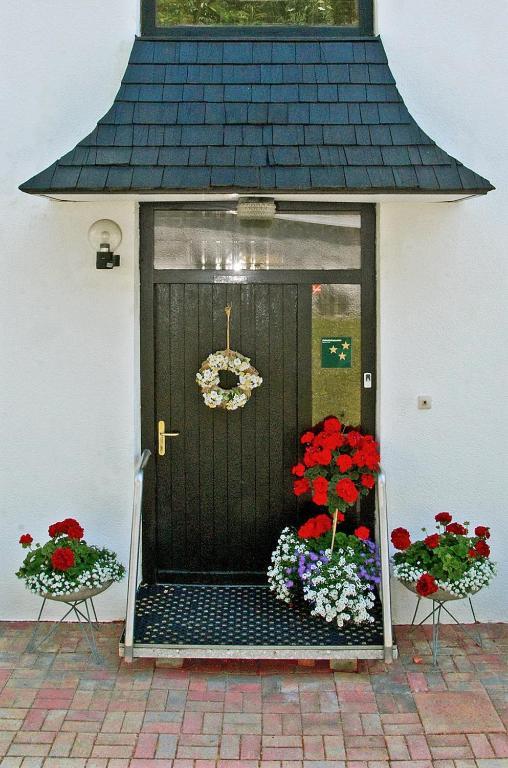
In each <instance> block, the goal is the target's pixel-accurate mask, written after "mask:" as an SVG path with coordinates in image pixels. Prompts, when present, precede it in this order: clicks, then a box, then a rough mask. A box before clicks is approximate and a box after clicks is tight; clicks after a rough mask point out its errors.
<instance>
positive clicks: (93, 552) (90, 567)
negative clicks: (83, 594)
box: [16, 518, 125, 597]
mask: <svg viewBox="0 0 508 768" xmlns="http://www.w3.org/2000/svg"><path fill="white" fill-rule="evenodd" d="M48 533H49V536H50V539H49V541H47V542H46V543H45V544H42V545H41V544H35V545H34V546H32V545H33V538H32V536H31V535H30V534H28V533H27V534H23V536H21V538H20V540H19V543H20V544H21V545H22V546H23V548H24V549H28V552H27V554H26V556H25V559H24V561H23V563H22V565H21V567H20V568H19V570H18V571H17V573H16V576H18V578H20V579H22V580H23V581H24V582H25V586H26V587H27V589H29V590H30V592H33V593H34V594H37V595H43V596H45V595H54V596H58V597H59V596H62V595H70V594H73V593H75V592H80V591H81V590H84V589H96V588H98V587H102V586H104V585H105V584H107V583H108V582H112V581H120V580H121V579H122V578H123V576H124V575H125V568H124V566H123V565H122V564H121V563H120V562H119V561H118V559H117V556H116V554H115V553H114V552H112V551H111V550H109V549H106V548H101V547H97V546H94V545H92V544H87V542H86V541H85V540H84V538H83V535H84V530H83V528H82V527H81V525H80V524H79V523H78V522H77V520H74V519H73V518H66V519H65V520H62V521H60V522H58V523H53V524H52V525H50V526H49V529H48Z"/></svg>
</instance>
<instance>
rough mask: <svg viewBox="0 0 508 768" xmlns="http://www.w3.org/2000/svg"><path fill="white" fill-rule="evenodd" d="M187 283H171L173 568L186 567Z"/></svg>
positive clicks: (165, 530)
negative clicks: (177, 434)
mask: <svg viewBox="0 0 508 768" xmlns="http://www.w3.org/2000/svg"><path fill="white" fill-rule="evenodd" d="M184 296H185V286H184V285H171V289H170V301H169V343H170V359H171V370H170V376H169V394H170V401H171V409H170V419H169V424H170V425H171V428H172V429H176V430H178V431H179V432H180V437H177V438H175V439H174V440H171V442H170V444H169V446H168V451H169V455H168V461H169V465H170V468H171V488H172V494H171V500H169V504H167V505H166V504H165V507H164V510H161V512H162V515H161V516H162V519H163V521H164V522H163V526H162V527H160V528H159V535H160V536H161V537H164V538H167V539H169V542H170V545H169V546H170V551H171V560H170V567H171V568H176V569H180V568H185V567H186V562H187V558H186V553H187V533H186V515H185V493H186V489H185V461H186V451H185V429H186V424H185V388H184V377H183V371H184V370H185V349H184V344H183V343H182V342H183V340H184V334H185V304H184Z"/></svg>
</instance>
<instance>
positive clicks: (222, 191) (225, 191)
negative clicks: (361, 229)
mask: <svg viewBox="0 0 508 768" xmlns="http://www.w3.org/2000/svg"><path fill="white" fill-rule="evenodd" d="M18 189H20V190H21V191H22V192H26V193H27V194H28V195H40V196H42V197H46V196H47V197H51V195H77V194H79V195H100V194H103V195H164V194H168V195H177V194H180V193H182V194H189V195H191V194H192V195H239V196H241V195H258V196H260V195H274V196H277V195H309V197H312V196H314V195H347V196H348V197H349V196H352V195H393V196H394V197H397V196H399V195H413V196H414V197H425V196H426V197H428V196H429V195H462V197H463V198H469V197H478V196H480V195H486V194H488V193H489V192H493V191H494V190H495V189H496V188H495V187H494V186H492V185H491V186H490V187H489V188H488V189H484V188H478V189H439V190H429V189H427V190H426V189H416V188H414V187H413V188H407V189H405V188H403V187H401V188H399V189H390V190H387V189H386V188H383V187H377V188H373V187H365V188H364V189H361V188H356V189H354V190H352V189H350V188H345V189H339V188H337V187H312V189H302V188H297V187H296V188H294V189H292V188H289V187H288V188H282V187H277V188H273V189H268V188H266V189H265V188H264V187H263V188H260V187H252V188H249V187H246V188H245V189H242V188H239V187H213V188H210V189H201V188H196V187H172V188H166V187H162V188H160V189H154V188H153V187H150V188H146V189H143V188H140V189H132V188H131V189H103V190H100V189H97V188H94V187H91V188H90V189H85V188H81V187H80V188H79V190H76V189H75V188H74V189H73V188H65V187H62V188H61V189H51V191H48V192H41V191H40V190H39V189H37V188H35V187H33V188H30V187H27V186H26V185H25V184H20V186H19V187H18ZM332 202H333V201H332Z"/></svg>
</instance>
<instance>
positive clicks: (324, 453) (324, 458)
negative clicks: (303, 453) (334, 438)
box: [316, 448, 332, 467]
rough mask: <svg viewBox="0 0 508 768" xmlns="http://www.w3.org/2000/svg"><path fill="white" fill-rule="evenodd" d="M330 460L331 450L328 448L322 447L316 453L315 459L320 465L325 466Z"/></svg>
mask: <svg viewBox="0 0 508 768" xmlns="http://www.w3.org/2000/svg"><path fill="white" fill-rule="evenodd" d="M331 460H332V452H331V450H330V449H329V448H322V449H321V450H320V451H317V453H316V461H317V463H318V464H320V465H321V466H322V467H327V466H328V464H329V463H330V462H331Z"/></svg>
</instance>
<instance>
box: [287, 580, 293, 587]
mask: <svg viewBox="0 0 508 768" xmlns="http://www.w3.org/2000/svg"><path fill="white" fill-rule="evenodd" d="M293 586H294V583H293V582H292V581H291V579H288V580H287V581H286V587H287V588H288V589H291V587H293Z"/></svg>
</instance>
